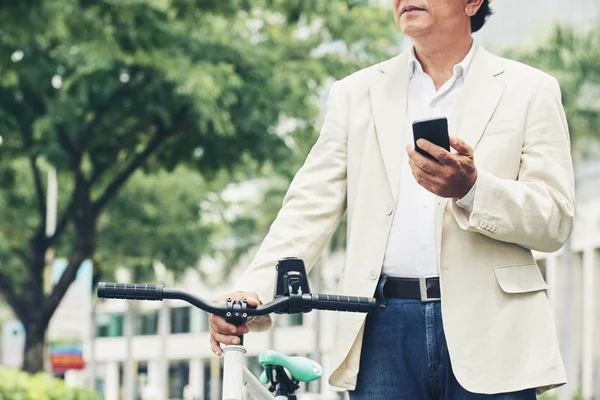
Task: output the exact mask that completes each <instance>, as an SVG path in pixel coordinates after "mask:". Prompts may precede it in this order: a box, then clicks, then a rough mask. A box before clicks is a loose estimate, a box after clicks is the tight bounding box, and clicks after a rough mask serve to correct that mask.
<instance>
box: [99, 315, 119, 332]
mask: <svg viewBox="0 0 600 400" xmlns="http://www.w3.org/2000/svg"><path fill="white" fill-rule="evenodd" d="M96 336H97V337H121V336H123V313H115V314H109V313H99V314H96Z"/></svg>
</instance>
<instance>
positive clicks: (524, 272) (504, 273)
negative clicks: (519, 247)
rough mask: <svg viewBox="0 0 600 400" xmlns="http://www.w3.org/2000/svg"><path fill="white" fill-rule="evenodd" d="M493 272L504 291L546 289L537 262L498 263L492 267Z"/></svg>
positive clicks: (519, 291) (517, 291) (521, 291)
mask: <svg viewBox="0 0 600 400" xmlns="http://www.w3.org/2000/svg"><path fill="white" fill-rule="evenodd" d="M494 274H495V275H496V280H497V281H498V285H500V288H501V289H502V290H503V291H504V292H505V293H528V292H537V291H539V290H546V289H548V285H547V284H546V282H545V281H544V277H543V276H542V273H541V272H540V269H539V267H538V266H537V264H519V265H514V264H513V265H499V266H497V267H495V268H494Z"/></svg>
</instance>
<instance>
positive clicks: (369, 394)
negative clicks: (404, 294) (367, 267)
mask: <svg viewBox="0 0 600 400" xmlns="http://www.w3.org/2000/svg"><path fill="white" fill-rule="evenodd" d="M384 279H385V277H384ZM382 284H383V281H382V282H380V287H379V291H378V297H379V299H378V300H379V302H380V305H381V306H380V307H379V308H378V310H377V311H375V312H373V313H371V314H370V315H369V316H368V317H367V321H366V326H365V335H364V339H363V345H362V346H363V347H362V353H361V360H360V370H359V373H358V382H357V385H356V390H354V391H352V392H350V399H351V400H479V399H482V400H483V399H494V400H535V398H536V392H535V389H529V390H524V391H521V392H515V393H505V394H495V395H483V394H475V393H471V392H469V391H467V390H466V389H464V388H463V387H462V386H461V385H460V384H459V383H458V381H457V380H456V377H455V376H454V373H453V372H452V366H451V365H450V357H449V355H448V349H447V347H446V338H445V336H444V329H443V326H442V312H441V304H440V302H432V303H423V302H421V301H420V300H408V299H385V298H383V295H382V293H381V292H382V290H381V289H382V287H383V285H382Z"/></svg>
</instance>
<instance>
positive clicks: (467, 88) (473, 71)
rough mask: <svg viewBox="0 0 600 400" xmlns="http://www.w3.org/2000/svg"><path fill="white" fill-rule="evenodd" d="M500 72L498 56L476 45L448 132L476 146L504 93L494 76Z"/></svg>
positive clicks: (501, 84)
mask: <svg viewBox="0 0 600 400" xmlns="http://www.w3.org/2000/svg"><path fill="white" fill-rule="evenodd" d="M503 72H504V67H503V65H502V63H500V61H499V59H498V57H496V56H493V55H492V54H490V53H488V52H487V51H486V50H485V49H484V48H482V47H478V49H477V50H476V53H475V56H474V57H473V61H472V62H471V66H470V67H469V69H468V71H467V76H466V79H465V84H464V86H463V89H462V92H461V94H460V99H459V101H458V104H457V106H456V109H455V110H454V115H453V118H452V127H451V132H453V134H454V135H456V136H458V137H460V138H461V139H463V140H464V141H465V142H466V143H467V144H469V145H470V146H471V147H472V148H473V149H475V148H476V147H477V144H478V143H479V139H481V135H483V132H484V130H485V128H486V127H487V124H488V122H489V121H490V119H491V118H492V115H493V114H494V111H496V107H497V106H498V102H499V101H500V98H501V97H502V94H503V93H504V83H503V82H501V81H499V80H498V79H496V76H498V75H500V74H502V73H503Z"/></svg>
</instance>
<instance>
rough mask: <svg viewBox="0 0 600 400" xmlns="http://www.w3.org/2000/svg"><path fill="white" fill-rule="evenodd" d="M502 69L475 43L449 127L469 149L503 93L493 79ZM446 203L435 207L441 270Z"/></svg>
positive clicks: (440, 199)
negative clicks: (474, 51) (471, 59)
mask: <svg viewBox="0 0 600 400" xmlns="http://www.w3.org/2000/svg"><path fill="white" fill-rule="evenodd" d="M503 72H504V66H503V65H502V63H501V62H500V59H499V58H498V57H496V56H494V55H492V54H490V53H489V52H487V51H486V50H485V49H484V48H483V47H481V46H479V47H478V48H477V50H476V53H475V56H474V57H473V61H472V62H471V66H470V67H469V70H468V71H467V76H466V79H465V85H464V86H463V89H462V91H461V94H460V99H459V101H458V104H457V106H456V109H455V111H454V115H453V118H452V125H451V128H450V129H451V132H452V133H453V134H454V135H455V136H458V137H459V138H461V139H462V140H464V141H465V142H466V143H467V144H468V145H470V146H471V147H472V148H473V150H475V148H477V145H478V144H479V140H480V139H481V136H482V135H483V132H484V131H485V128H486V127H487V125H488V123H489V122H490V119H491V118H492V116H493V115H494V112H495V111H496V108H497V107H498V103H499V102H500V99H501V98H502V94H503V93H504V88H505V86H504V83H503V82H501V81H500V80H498V79H497V78H496V77H497V76H498V75H500V74H502V73H503ZM476 190H477V189H476ZM448 202H449V199H443V198H439V201H438V206H437V207H438V208H437V210H436V228H437V229H436V231H437V232H436V234H437V235H436V236H437V237H436V243H437V254H438V265H439V266H440V268H442V269H443V266H442V265H441V245H442V240H443V239H442V227H443V222H444V214H445V211H446V209H447V207H448Z"/></svg>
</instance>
